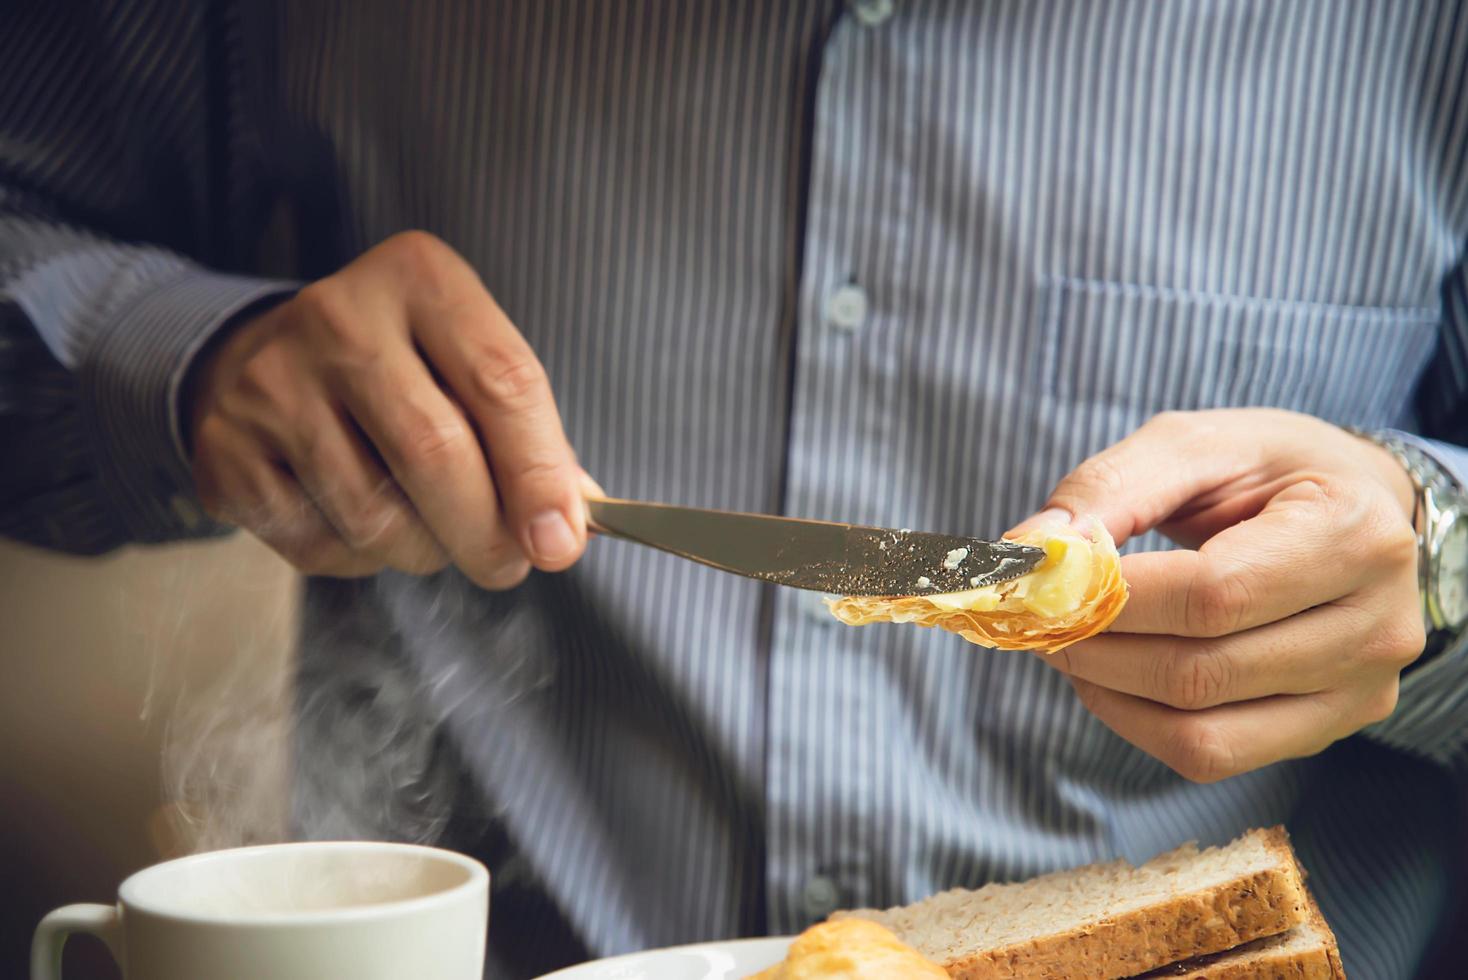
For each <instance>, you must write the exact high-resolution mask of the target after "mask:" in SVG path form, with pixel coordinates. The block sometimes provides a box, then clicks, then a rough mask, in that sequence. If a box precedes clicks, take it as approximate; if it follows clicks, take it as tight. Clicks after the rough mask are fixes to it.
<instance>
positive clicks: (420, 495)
mask: <svg viewBox="0 0 1468 980" xmlns="http://www.w3.org/2000/svg"><path fill="white" fill-rule="evenodd" d="M191 391H192V392H193V395H192V404H191V405H190V406H185V411H187V412H188V413H189V418H190V420H191V426H190V433H191V437H192V442H193V452H194V463H193V472H194V480H195V483H196V485H197V487H198V491H199V495H200V497H201V499H202V501H203V503H204V506H205V509H206V510H207V511H208V512H209V513H210V514H211V515H212V516H214V517H216V518H217V519H220V520H223V521H226V522H229V523H233V524H238V525H240V526H242V527H245V528H247V529H248V530H250V531H252V532H254V533H255V534H256V535H258V536H259V537H260V538H262V539H263V540H264V541H265V542H266V543H267V544H269V545H270V546H271V547H273V548H274V549H275V550H276V551H278V552H280V553H281V554H282V555H283V556H285V558H286V559H287V560H289V561H290V562H291V563H292V564H294V565H296V566H297V567H298V568H300V569H301V570H302V571H305V572H308V573H311V574H318V575H334V576H343V577H346V576H357V575H368V574H371V573H373V572H376V571H378V570H379V569H382V568H384V567H392V568H398V569H402V570H404V571H408V572H414V573H428V572H433V571H437V570H438V569H440V568H442V567H443V566H444V565H445V564H446V563H448V562H452V563H453V564H455V565H457V566H458V567H459V568H460V569H462V570H463V572H464V573H465V574H466V575H467V576H468V577H469V578H471V579H472V580H473V581H475V582H476V583H478V584H479V585H481V586H483V587H485V588H489V589H504V588H509V587H511V586H513V585H515V584H517V583H519V582H520V581H521V580H522V579H524V577H525V576H526V574H527V573H528V572H529V569H530V566H531V565H532V564H533V565H534V566H536V567H538V568H541V569H544V570H547V571H556V570H560V569H563V568H566V567H567V566H569V565H570V564H571V563H572V562H574V561H575V560H576V559H577V557H579V556H580V554H581V551H582V549H583V548H584V547H585V544H586V515H585V508H584V505H583V503H582V493H583V488H584V487H585V488H591V487H592V486H594V485H592V484H590V483H589V480H590V478H589V477H586V475H585V474H584V473H583V471H582V470H581V468H580V467H579V466H578V465H577V463H576V457H575V454H574V453H573V452H572V450H571V446H570V444H569V443H568V442H567V440H566V436H565V433H564V432H563V431H562V428H561V421H560V416H559V414H558V412H557V410H556V405H555V401H554V399H553V397H552V393H551V389H550V384H549V382H548V381H547V378H546V374H545V370H544V368H542V366H541V364H540V362H539V361H538V360H537V359H536V357H535V354H534V352H533V351H532V350H531V349H530V346H529V344H527V343H526V341H525V339H524V338H523V337H522V336H521V335H520V333H519V331H518V330H516V329H515V326H514V324H512V323H511V322H510V321H509V319H508V318H507V317H506V316H505V314H504V312H503V311H502V310H501V309H500V308H499V306H498V305H497V304H496V303H495V301H494V298H493V297H492V296H490V294H489V293H488V292H487V291H486V290H485V288H484V285H483V284H482V283H481V282H480V281H479V277H478V276H477V275H476V274H475V272H474V270H473V269H472V268H471V267H470V266H469V264H468V263H467V262H465V261H464V260H463V259H462V258H460V257H459V256H458V255H457V254H456V253H455V252H454V251H453V250H452V249H451V248H449V246H447V245H445V244H444V243H443V242H441V241H439V240H438V239H436V238H434V237H432V236H431V235H428V234H425V233H423V232H405V233H403V234H399V235H395V236H393V237H392V238H389V239H387V240H386V241H384V242H382V243H381V244H380V245H378V246H377V247H375V248H373V249H371V250H370V251H368V252H366V253H365V254H363V255H362V256H360V257H359V258H358V259H356V261H354V262H352V263H351V264H350V265H348V266H346V267H345V268H343V269H342V270H341V271H340V272H337V273H336V274H334V275H331V276H328V277H326V278H325V279H322V280H320V281H318V282H316V283H313V284H311V285H309V286H307V287H306V288H305V289H303V290H301V292H300V293H298V294H297V295H296V296H295V297H293V298H291V299H289V300H287V301H285V302H283V303H281V304H279V305H278V306H275V307H273V308H271V309H270V310H268V311H267V312H265V313H263V314H261V315H259V316H256V317H254V318H252V319H250V320H248V321H247V322H245V323H243V324H242V325H240V326H238V327H236V328H234V329H233V331H232V332H231V333H230V334H229V335H228V336H226V337H224V338H223V339H222V340H221V341H220V343H219V344H218V345H217V347H216V348H215V349H213V350H212V351H211V352H210V353H209V354H208V355H207V356H206V358H205V359H204V360H203V361H202V362H201V363H200V364H199V365H198V367H197V369H196V371H195V374H194V377H193V379H192V382H191Z"/></svg>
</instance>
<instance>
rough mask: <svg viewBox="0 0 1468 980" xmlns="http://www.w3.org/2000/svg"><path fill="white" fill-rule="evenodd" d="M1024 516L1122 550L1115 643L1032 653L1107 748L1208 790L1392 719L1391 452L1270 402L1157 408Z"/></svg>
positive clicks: (1409, 617)
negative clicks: (1097, 527) (1094, 522)
mask: <svg viewBox="0 0 1468 980" xmlns="http://www.w3.org/2000/svg"><path fill="white" fill-rule="evenodd" d="M1048 507H1049V508H1056V509H1058V510H1060V511H1062V512H1064V513H1063V514H1048V515H1047V514H1043V513H1042V515H1040V516H1039V517H1036V518H1032V519H1031V520H1030V521H1027V522H1025V524H1024V525H1021V526H1022V527H1024V526H1029V525H1031V524H1034V523H1037V522H1044V521H1046V520H1060V521H1066V520H1069V515H1072V514H1091V515H1095V516H1096V518H1097V519H1099V520H1101V521H1102V522H1103V523H1104V524H1105V525H1106V528H1107V530H1109V531H1110V532H1111V534H1112V535H1113V536H1114V537H1115V538H1116V540H1117V542H1118V543H1120V542H1122V541H1124V540H1126V539H1127V538H1129V537H1131V536H1133V535H1136V534H1140V533H1142V532H1144V531H1147V530H1150V529H1152V528H1154V527H1155V528H1158V529H1159V530H1161V531H1162V532H1163V533H1164V534H1166V535H1167V536H1168V537H1170V538H1172V539H1173V540H1175V541H1177V542H1178V543H1179V544H1181V545H1183V546H1184V547H1185V548H1189V549H1196V550H1180V551H1167V552H1153V553H1146V554H1134V555H1128V556H1126V557H1124V558H1123V559H1122V571H1123V574H1124V575H1125V577H1126V579H1127V582H1128V583H1129V584H1130V586H1131V593H1132V594H1131V598H1130V600H1129V601H1128V603H1127V606H1126V608H1125V609H1123V610H1122V613H1121V616H1120V617H1119V618H1118V619H1117V621H1116V623H1115V624H1114V625H1113V627H1112V631H1111V632H1110V633H1107V634H1103V635H1101V636H1097V637H1094V638H1092V639H1089V640H1085V641H1083V642H1081V643H1078V644H1076V645H1075V646H1072V647H1069V648H1067V649H1065V650H1061V651H1059V652H1057V653H1055V654H1046V655H1042V656H1044V657H1045V659H1046V660H1047V662H1048V663H1050V664H1051V665H1052V666H1054V667H1056V668H1057V669H1059V670H1061V671H1062V672H1064V673H1065V674H1066V676H1067V677H1068V678H1069V679H1070V680H1071V682H1072V684H1073V685H1074V686H1075V689H1076V691H1077V692H1078V694H1079V695H1080V698H1081V700H1082V702H1083V703H1084V704H1085V705H1086V707H1087V708H1089V709H1090V710H1091V711H1092V712H1093V713H1094V714H1095V715H1096V716H1097V717H1098V718H1099V719H1100V720H1101V721H1102V722H1104V723H1105V724H1106V725H1107V726H1108V727H1110V728H1111V729H1112V730H1113V731H1115V732H1116V733H1117V734H1118V735H1120V736H1121V737H1122V738H1124V739H1126V740H1127V741H1129V742H1131V743H1132V744H1134V745H1136V746H1137V747H1138V748H1141V749H1142V750H1143V751H1145V752H1147V753H1149V754H1151V755H1153V756H1155V757H1156V758H1158V759H1160V760H1161V761H1162V762H1164V763H1166V764H1167V765H1168V766H1170V767H1171V768H1172V769H1174V770H1176V771H1177V772H1178V773H1179V774H1181V775H1183V776H1184V777H1186V778H1188V779H1191V780H1195V781H1198V782H1211V781H1214V780H1218V779H1223V778H1225V777H1228V776H1233V775H1237V774H1239V773H1243V772H1248V771H1249V770H1252V769H1256V768H1259V767H1260V766H1265V765H1268V764H1270V763H1273V762H1277V761H1279V760H1281V759H1289V758H1296V757H1300V756H1307V755H1313V754H1315V753H1317V752H1320V751H1321V750H1323V749H1324V748H1325V747H1326V746H1328V745H1330V744H1331V743H1332V742H1334V741H1336V740H1337V739H1340V738H1344V737H1345V736H1347V735H1350V734H1352V733H1353V732H1355V731H1357V730H1358V729H1360V728H1362V727H1364V726H1365V725H1368V724H1370V723H1372V722H1375V721H1380V720H1381V719H1383V718H1385V717H1387V716H1388V715H1389V714H1390V713H1391V712H1392V710H1393V709H1394V707H1395V706H1396V702H1397V688H1398V679H1399V676H1400V674H1401V671H1402V669H1403V668H1404V667H1406V666H1407V665H1408V664H1409V663H1411V662H1412V661H1413V660H1415V659H1416V658H1417V657H1418V656H1419V655H1420V654H1421V652H1422V649H1423V646H1424V642H1425V639H1424V635H1423V632H1424V627H1423V621H1422V612H1421V604H1420V601H1419V596H1418V582H1417V543H1416V538H1415V535H1414V533H1413V529H1412V510H1413V488H1412V484H1411V482H1410V479H1409V478H1408V476H1407V474H1406V471H1405V470H1404V469H1403V468H1402V467H1401V466H1400V465H1399V464H1398V463H1397V461H1396V460H1395V459H1394V458H1393V457H1392V456H1391V454H1390V453H1388V452H1387V451H1386V450H1384V449H1381V448H1380V447H1378V446H1376V445H1374V444H1372V443H1370V442H1368V441H1366V440H1364V439H1360V438H1358V437H1356V436H1353V435H1351V434H1349V433H1347V432H1345V431H1344V430H1341V429H1338V428H1336V427H1335V426H1332V425H1329V424H1327V423H1325V422H1321V421H1319V420H1318V419H1314V418H1311V417H1309V416H1306V415H1300V414H1296V413H1293V412H1285V411H1278V410H1273V409H1234V410H1216V411H1200V412H1169V413H1164V414H1162V415H1158V416H1157V417H1155V418H1154V419H1152V420H1151V421H1150V422H1148V423H1147V424H1146V425H1144V426H1142V427H1141V428H1140V429H1138V430H1137V431H1136V432H1135V433H1133V434H1132V435H1131V436H1129V437H1127V438H1126V439H1123V440H1122V441H1121V442H1119V443H1117V444H1116V445H1114V446H1112V447H1111V448H1109V449H1107V450H1105V451H1103V452H1101V453H1099V454H1097V455H1096V456H1093V457H1091V458H1090V459H1088V460H1087V461H1086V462H1084V463H1082V464H1081V465H1080V466H1079V467H1078V468H1077V469H1076V470H1075V471H1074V472H1072V473H1071V474H1070V475H1069V476H1067V477H1066V478H1065V479H1064V480H1062V481H1061V483H1060V485H1059V486H1058V487H1057V488H1056V490H1055V492H1054V493H1053V494H1052V495H1051V498H1050V502H1049V504H1048Z"/></svg>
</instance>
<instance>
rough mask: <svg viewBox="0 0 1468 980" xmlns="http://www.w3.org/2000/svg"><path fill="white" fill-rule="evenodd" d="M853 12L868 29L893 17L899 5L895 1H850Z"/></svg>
mask: <svg viewBox="0 0 1468 980" xmlns="http://www.w3.org/2000/svg"><path fill="white" fill-rule="evenodd" d="M848 2H849V3H850V5H851V12H852V13H853V14H855V15H856V19H857V20H859V21H861V22H862V23H863V24H865V25H866V26H867V27H876V26H878V25H879V24H881V23H882V22H883V21H885V20H887V18H889V17H891V16H892V14H893V12H894V10H895V8H896V6H897V4H896V3H894V2H893V0H848Z"/></svg>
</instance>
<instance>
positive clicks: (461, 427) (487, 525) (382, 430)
mask: <svg viewBox="0 0 1468 980" xmlns="http://www.w3.org/2000/svg"><path fill="white" fill-rule="evenodd" d="M385 343H391V344H397V343H399V341H397V340H393V341H385ZM336 383H337V384H338V385H339V393H340V397H341V399H342V402H343V404H345V405H346V407H347V409H348V411H350V412H351V414H352V418H353V419H354V421H355V422H356V424H357V425H359V426H360V427H361V428H362V430H363V431H364V432H366V433H367V436H368V438H369V439H371V440H372V444H373V446H374V447H375V448H376V449H377V452H378V453H379V454H380V455H381V456H382V458H383V460H384V461H385V462H386V463H387V465H388V469H389V470H390V471H391V473H392V475H393V478H394V479H396V480H397V482H398V485H399V486H400V487H401V488H402V489H403V491H404V492H405V493H406V494H407V495H408V499H409V500H411V501H412V503H413V507H414V509H415V510H417V512H418V514H419V515H420V516H421V518H422V519H423V521H424V523H425V524H427V525H428V528H429V530H430V531H431V532H432V533H433V536H434V538H435V539H436V540H437V541H438V543H439V544H440V545H442V546H443V548H444V550H445V551H447V552H448V554H449V556H450V557H451V558H452V559H453V561H454V564H455V565H457V566H458V567H459V568H460V569H462V570H463V572H464V574H466V575H467V576H469V578H470V579H472V580H473V581H475V582H476V583H478V584H479V585H481V586H483V587H485V588H488V589H503V588H509V587H511V586H513V585H515V584H517V583H518V582H519V581H521V580H522V579H523V578H524V577H525V572H526V570H527V569H528V564H527V562H526V561H525V557H524V555H523V554H522V553H521V551H520V548H519V546H518V544H517V543H516V542H515V540H514V538H513V537H511V536H510V534H509V533H508V530H507V528H506V527H505V525H504V523H503V522H502V521H501V519H500V509H499V504H498V501H497V498H496V495H495V487H494V483H493V482H492V481H491V480H490V474H489V467H488V465H487V464H486V462H485V459H484V454H483V452H482V451H481V449H480V446H479V441H478V439H477V438H476V437H475V434H474V430H473V428H472V427H471V426H470V424H469V421H468V420H467V419H466V418H465V417H464V414H463V412H462V411H460V410H459V408H458V407H457V406H456V405H454V404H453V403H452V402H451V401H450V400H449V398H448V397H447V396H446V395H445V394H444V393H443V391H442V390H441V389H440V388H439V387H438V385H437V384H436V383H435V382H434V380H433V378H432V377H431V376H430V374H429V372H428V368H427V366H426V365H425V364H424V363H423V360H422V358H420V357H419V356H418V354H417V352H416V351H415V350H413V349H412V347H411V346H410V345H409V344H408V342H407V340H406V338H405V339H403V340H402V341H401V348H400V349H395V350H389V351H385V352H383V354H382V356H380V357H378V358H377V359H376V360H375V361H374V362H373V363H371V364H369V365H366V366H364V367H362V368H361V369H360V370H357V371H354V372H348V373H344V374H342V375H340V376H339V377H338V378H337V379H336Z"/></svg>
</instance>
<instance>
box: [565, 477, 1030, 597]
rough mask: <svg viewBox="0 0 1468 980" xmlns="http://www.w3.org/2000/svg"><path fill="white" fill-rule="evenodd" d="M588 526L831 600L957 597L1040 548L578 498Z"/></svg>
mask: <svg viewBox="0 0 1468 980" xmlns="http://www.w3.org/2000/svg"><path fill="white" fill-rule="evenodd" d="M586 505H587V511H588V524H589V525H590V526H591V529H592V530H594V531H596V532H598V533H600V534H606V535H610V536H611V537H615V538H621V539H624V540H627V541H633V542H636V543H637V544H642V545H647V546H648V547H652V548H658V549H660V550H662V551H666V552H669V553H671V554H674V555H678V556H679V557H682V558H687V559H690V560H692V561H696V562H701V563H702V564H705V565H711V566H713V567H714V568H718V569H722V570H723V571H726V572H733V573H735V574H737V575H744V576H746V577H748V578H753V579H759V580H760V581H763V582H773V583H775V584H776V585H787V586H791V587H793V588H797V589H809V590H812V591H816V592H827V593H831V594H833V595H856V596H911V595H934V594H938V593H943V592H961V591H963V590H965V589H973V588H978V587H980V586H984V585H993V584H995V583H996V582H1003V581H1007V580H1009V579H1012V578H1018V577H1019V576H1021V575H1024V574H1025V573H1027V572H1029V571H1031V570H1033V569H1034V568H1035V566H1036V565H1038V564H1039V563H1040V561H1041V560H1042V559H1043V558H1044V557H1045V551H1044V549H1042V548H1036V547H1033V546H1031V545H1022V544H1016V543H1014V542H1012V541H984V540H982V539H979V538H970V537H962V536H958V535H951V534H932V533H928V532H923V531H911V530H908V529H907V528H902V529H900V530H894V529H892V528H885V527H865V526H863V525H860V524H841V523H836V522H832V521H811V520H802V519H799V518H793V517H774V516H771V515H768V514H741V513H736V512H733V511H722V510H702V509H699V508H695V507H676V506H673V505H670V504H653V503H643V502H640V501H634V500H616V499H603V498H588V499H587V502H586Z"/></svg>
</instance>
